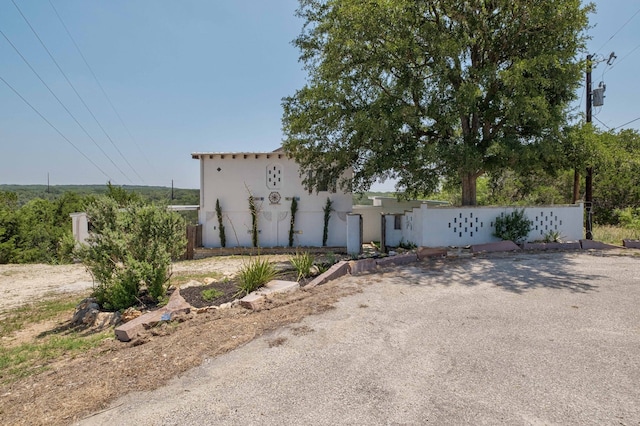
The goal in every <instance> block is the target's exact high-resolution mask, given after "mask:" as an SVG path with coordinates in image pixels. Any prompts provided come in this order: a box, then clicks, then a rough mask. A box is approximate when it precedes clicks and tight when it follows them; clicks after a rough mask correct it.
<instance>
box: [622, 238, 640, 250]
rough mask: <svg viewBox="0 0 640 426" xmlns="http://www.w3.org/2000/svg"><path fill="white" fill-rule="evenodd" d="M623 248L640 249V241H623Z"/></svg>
mask: <svg viewBox="0 0 640 426" xmlns="http://www.w3.org/2000/svg"><path fill="white" fill-rule="evenodd" d="M622 246H623V247H626V248H634V249H640V240H622Z"/></svg>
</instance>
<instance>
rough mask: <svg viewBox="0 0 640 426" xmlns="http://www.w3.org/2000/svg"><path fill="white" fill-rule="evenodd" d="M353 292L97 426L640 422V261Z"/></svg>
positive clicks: (543, 265)
mask: <svg viewBox="0 0 640 426" xmlns="http://www.w3.org/2000/svg"><path fill="white" fill-rule="evenodd" d="M344 282H345V284H347V283H356V284H358V285H362V288H363V292H362V293H359V294H356V295H354V296H350V297H347V298H344V299H343V300H341V301H340V302H339V303H338V304H337V305H336V309H334V310H331V311H328V312H326V313H324V314H321V315H317V316H311V317H308V318H306V319H305V320H304V321H302V322H301V323H298V324H294V325H291V326H289V327H286V328H283V329H280V330H277V331H275V332H274V333H272V334H270V335H266V336H263V337H261V338H258V339H256V340H254V341H253V342H251V343H250V344H248V345H246V346H244V347H242V348H239V349H237V350H235V351H233V352H231V353H228V354H226V355H224V356H221V357H219V358H216V359H213V360H210V361H208V362H206V363H205V364H203V365H202V366H201V367H198V368H196V369H194V370H192V371H190V372H189V373H187V374H185V375H184V376H183V377H180V378H177V379H175V380H173V381H172V382H171V384H170V385H169V386H167V387H165V388H162V389H159V390H157V391H154V392H150V393H137V394H132V395H129V396H127V397H125V398H123V399H121V400H119V401H116V402H115V403H114V407H115V408H113V409H111V410H108V411H106V412H104V413H102V414H99V415H96V416H94V417H91V418H89V419H87V420H86V424H109V425H111V424H132V425H152V424H153V425H158V424H165V425H174V424H175V425H178V424H189V425H212V424H216V425H227V424H242V425H251V424H254V425H258V424H260V425H262V424H264V425H298V424H299V425H311V424H313V425H336V424H349V425H353V424H357V425H372V424H408V425H424V424H447V425H449V424H509V425H518V424H598V425H602V424H616V425H638V424H640V256H603V255H602V254H601V253H596V254H584V253H581V254H577V253H568V254H562V253H561V254H558V253H554V254H535V255H531V254H516V255H502V256H493V257H487V258H476V259H464V260H462V259H461V260H458V261H453V262H447V263H445V265H444V266H432V267H427V265H426V264H425V265H421V266H415V267H414V266H412V267H404V268H398V269H395V270H393V271H390V272H386V273H384V274H376V275H369V276H364V277H348V278H344ZM364 283H368V284H369V285H364ZM185 350H188V348H185ZM158 358H159V359H162V358H161V355H160V354H159V356H158Z"/></svg>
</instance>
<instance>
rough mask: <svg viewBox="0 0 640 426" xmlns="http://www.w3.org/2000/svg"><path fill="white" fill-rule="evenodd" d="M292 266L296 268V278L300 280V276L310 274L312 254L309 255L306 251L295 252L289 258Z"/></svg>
mask: <svg viewBox="0 0 640 426" xmlns="http://www.w3.org/2000/svg"><path fill="white" fill-rule="evenodd" d="M289 261H290V262H291V264H292V265H293V267H294V268H295V269H296V272H297V273H298V278H297V280H298V281H300V280H301V279H302V278H306V277H308V276H309V275H311V267H312V266H313V256H311V255H310V254H309V253H308V252H304V253H296V254H294V255H293V256H291V258H290V259H289Z"/></svg>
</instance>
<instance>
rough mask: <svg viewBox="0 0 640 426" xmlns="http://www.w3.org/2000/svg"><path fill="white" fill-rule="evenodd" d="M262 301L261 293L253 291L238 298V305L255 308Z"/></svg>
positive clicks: (260, 304)
mask: <svg viewBox="0 0 640 426" xmlns="http://www.w3.org/2000/svg"><path fill="white" fill-rule="evenodd" d="M263 302H264V296H263V295H262V294H257V293H255V292H251V293H249V294H247V295H246V296H245V297H243V298H242V299H240V306H242V307H243V308H246V309H253V310H256V309H258V308H259V307H260V306H262V303H263Z"/></svg>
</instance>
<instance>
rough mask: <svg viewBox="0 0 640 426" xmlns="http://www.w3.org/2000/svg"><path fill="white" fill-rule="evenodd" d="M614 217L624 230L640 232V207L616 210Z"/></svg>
mask: <svg viewBox="0 0 640 426" xmlns="http://www.w3.org/2000/svg"><path fill="white" fill-rule="evenodd" d="M614 216H616V217H617V219H618V223H619V224H620V225H621V226H622V227H623V228H627V229H637V230H640V207H635V208H634V207H627V208H625V209H616V210H614Z"/></svg>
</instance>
